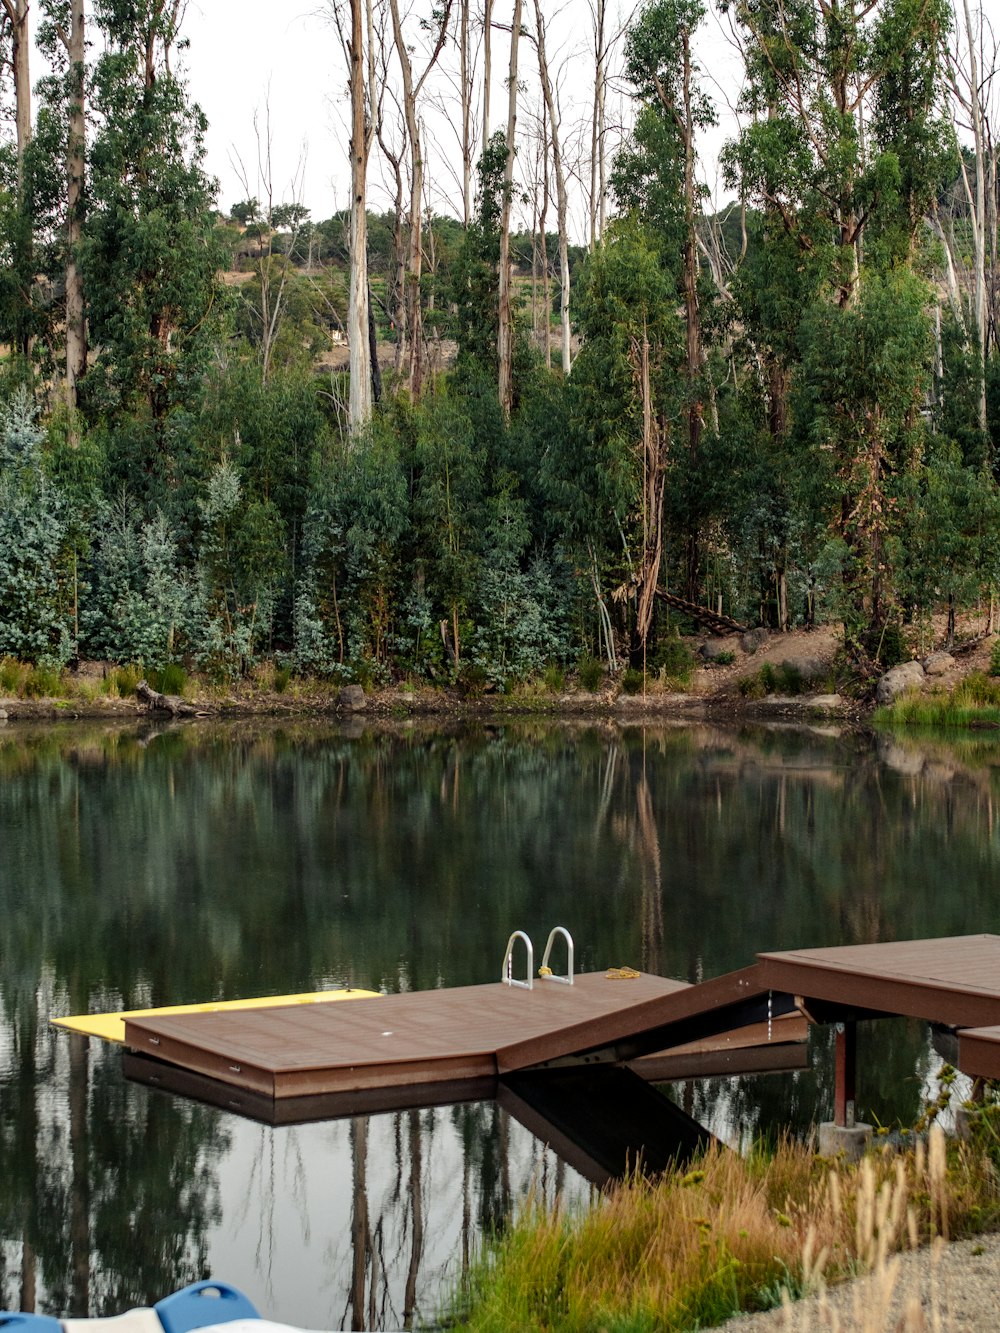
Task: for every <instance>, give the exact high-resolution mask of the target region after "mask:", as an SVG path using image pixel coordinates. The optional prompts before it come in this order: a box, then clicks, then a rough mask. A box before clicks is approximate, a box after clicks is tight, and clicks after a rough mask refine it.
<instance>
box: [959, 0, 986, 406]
mask: <svg viewBox="0 0 1000 1333" xmlns="http://www.w3.org/2000/svg"><path fill="white" fill-rule="evenodd" d="M962 8H963V11H964V14H965V35H966V40H967V41H968V43H969V113H970V115H971V117H972V135H973V140H974V143H975V148H976V200H975V208H974V210H973V212H974V214H975V217H974V226H973V247H974V251H973V265H974V269H975V284H976V286H975V314H976V335H977V338H976V352H977V357H978V360H979V366H980V371H981V392H980V401H979V424H980V426H981V428H982V429H983V430H985V429H986V331H987V321H986V148H985V144H984V142H983V108H982V104H981V102H980V98H979V68H978V64H979V62H978V61H977V60H976V34H975V32H974V31H973V27H972V15H971V14H970V12H969V0H962ZM980 22H982V15H980Z"/></svg>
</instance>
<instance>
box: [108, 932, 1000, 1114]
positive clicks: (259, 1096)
mask: <svg viewBox="0 0 1000 1333" xmlns="http://www.w3.org/2000/svg"><path fill="white" fill-rule="evenodd" d="M512 939H513V937H512ZM529 971H530V969H529ZM570 973H572V968H570ZM560 980H563V981H565V980H566V978H553V977H547V978H546V979H543V980H540V981H538V982H536V983H535V984H534V986H533V987H528V986H527V985H526V984H523V983H521V984H510V983H509V982H496V983H494V984H490V985H482V986H465V987H457V988H454V989H441V990H434V991H423V992H412V993H407V994H402V995H388V996H379V997H371V998H352V1002H351V1003H349V1004H325V1003H301V1002H293V1003H288V1004H282V1003H276V1002H275V1001H274V1000H272V1001H271V1002H270V1007H264V1006H263V1005H251V1007H238V1008H237V1007H229V1008H227V1007H225V1006H220V1007H219V1008H217V1009H215V1010H214V1011H213V1012H167V1011H162V1012H159V1013H156V1012H146V1013H130V1014H125V1015H123V1016H122V1020H121V1021H122V1022H123V1023H124V1044H125V1045H126V1047H128V1049H129V1051H130V1052H132V1053H134V1054H132V1055H130V1057H129V1059H130V1061H131V1067H132V1068H133V1069H137V1070H138V1071H139V1072H138V1073H137V1076H138V1077H141V1078H143V1080H144V1081H147V1082H159V1083H161V1084H162V1085H163V1086H170V1084H171V1083H173V1085H174V1086H177V1084H178V1083H182V1084H184V1085H185V1086H186V1087H187V1088H188V1090H189V1091H190V1092H192V1093H194V1094H195V1095H197V1094H196V1093H195V1090H196V1089H198V1088H200V1089H202V1095H204V1090H205V1089H206V1088H213V1089H216V1090H217V1091H216V1095H215V1097H214V1100H216V1101H217V1102H218V1103H219V1104H220V1105H223V1104H226V1103H227V1101H228V1102H229V1103H230V1104H235V1103H238V1104H239V1105H234V1109H243V1108H244V1107H256V1108H257V1110H258V1112H259V1109H260V1107H261V1106H272V1107H273V1108H279V1107H281V1106H283V1105H284V1106H285V1107H287V1111H286V1112H285V1113H282V1112H281V1111H280V1110H277V1109H275V1111H274V1114H273V1116H260V1115H258V1118H269V1119H274V1120H275V1121H276V1122H282V1123H287V1122H290V1121H292V1120H296V1119H304V1118H310V1119H311V1118H315V1116H314V1115H312V1114H309V1112H308V1109H307V1108H308V1107H309V1106H312V1107H314V1108H315V1107H316V1106H319V1105H325V1106H326V1107H327V1108H332V1107H334V1106H339V1107H340V1108H341V1110H340V1111H339V1113H340V1114H346V1113H351V1112H353V1111H361V1110H363V1109H364V1108H365V1106H366V1105H367V1107H368V1109H377V1108H385V1107H387V1106H389V1105H403V1104H406V1105H415V1104H433V1102H434V1100H435V1099H437V1100H447V1099H452V1098H454V1097H455V1096H456V1093H457V1092H458V1090H460V1089H462V1088H466V1089H476V1090H477V1091H478V1093H479V1095H484V1094H483V1089H489V1088H495V1087H496V1085H497V1081H498V1080H506V1082H507V1083H508V1084H509V1085H510V1086H511V1087H513V1083H512V1080H513V1079H514V1077H515V1076H520V1075H523V1074H528V1073H530V1074H532V1076H541V1075H543V1074H545V1073H546V1072H547V1071H548V1072H549V1073H551V1072H552V1071H559V1070H564V1071H565V1070H571V1069H574V1068H580V1067H586V1066H612V1065H618V1066H628V1067H629V1070H630V1071H631V1072H632V1073H639V1074H642V1075H643V1077H645V1078H647V1079H656V1078H661V1079H664V1080H666V1079H670V1078H680V1077H695V1076H698V1075H700V1074H705V1073H709V1072H718V1064H719V1062H720V1061H722V1062H723V1064H725V1062H726V1061H727V1060H728V1062H729V1068H730V1069H733V1068H736V1067H738V1065H739V1063H740V1062H743V1063H745V1065H746V1067H750V1068H753V1067H757V1068H767V1067H771V1068H781V1067H789V1066H790V1065H793V1064H795V1062H796V1060H797V1061H798V1063H799V1064H800V1065H801V1057H800V1054H799V1052H798V1051H797V1052H796V1054H795V1055H794V1056H793V1057H792V1058H789V1056H788V1054H787V1052H788V1051H789V1050H790V1049H791V1048H792V1046H793V1044H795V1043H799V1044H801V1042H802V1040H803V1038H804V1035H805V1032H804V1029H805V1025H806V1023H807V1021H808V1022H815V1023H835V1024H836V1025H837V1077H836V1113H835V1120H836V1123H838V1124H845V1125H850V1124H853V1117H854V1084H855V1069H854V1065H855V1046H854V1030H855V1025H856V1023H857V1022H858V1021H859V1020H862V1019H870V1018H879V1017H889V1016H907V1017H912V1018H918V1019H924V1020H926V1021H927V1022H929V1023H931V1024H933V1025H936V1026H937V1027H938V1028H939V1029H945V1030H947V1031H949V1032H950V1033H952V1034H953V1035H954V1037H955V1039H956V1043H957V1051H958V1066H959V1068H960V1069H962V1070H963V1071H964V1072H965V1073H967V1074H970V1075H972V1076H973V1077H974V1078H993V1077H997V1076H1000V936H997V935H971V936H957V937H950V938H946V939H934V940H915V941H908V942H893V943H877V944H860V945H849V946H843V947H837V948H829V949H802V950H792V951H783V952H776V953H763V954H759V955H758V957H757V961H756V962H755V963H753V964H752V965H751V966H749V967H747V968H744V969H742V970H740V971H738V972H730V973H728V974H726V975H725V976H722V977H716V978H714V979H712V980H709V981H705V982H701V983H699V984H698V985H688V984H686V983H684V982H680V981H673V980H670V979H668V978H665V977H657V976H651V975H639V974H637V973H630V972H629V971H627V970H626V971H624V972H622V971H621V970H615V971H613V972H611V973H608V974H605V973H585V974H583V975H577V976H576V977H575V978H574V979H573V984H568V985H565V984H562V985H561V984H557V983H558V982H559V981H560ZM341 994H343V995H344V998H347V997H348V995H350V994H351V993H341ZM277 998H278V1000H281V999H282V998H287V999H289V1000H294V999H295V997H277ZM242 1004H243V1005H244V1006H245V1005H246V1004H247V1002H242ZM799 1049H800V1045H799ZM713 1062H714V1064H715V1068H713ZM157 1071H160V1072H157ZM168 1071H173V1072H172V1073H170V1074H169V1076H168ZM563 1081H565V1080H563ZM609 1086H611V1085H610V1084H609ZM220 1089H221V1092H220V1091H219V1090H220ZM178 1090H180V1089H178ZM522 1094H523V1095H522V1098H521V1100H522V1101H524V1102H526V1103H527V1102H529V1101H530V1102H531V1103H532V1104H537V1105H538V1106H540V1107H541V1106H543V1105H544V1103H545V1096H544V1094H543V1092H542V1091H539V1090H538V1085H537V1084H532V1085H530V1086H529V1085H522ZM209 1099H212V1098H209ZM347 1108H351V1112H349V1111H348V1109H347ZM246 1113H250V1114H254V1111H253V1110H250V1111H248V1112H246ZM328 1113H331V1112H329V1111H328ZM332 1113H333V1114H336V1113H338V1112H336V1111H333V1112H332Z"/></svg>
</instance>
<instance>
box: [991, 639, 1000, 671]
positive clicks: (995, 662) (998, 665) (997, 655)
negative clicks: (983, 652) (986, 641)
mask: <svg viewBox="0 0 1000 1333" xmlns="http://www.w3.org/2000/svg"><path fill="white" fill-rule="evenodd" d="M990 675H991V676H1000V639H994V641H993V643H992V644H991V646H990Z"/></svg>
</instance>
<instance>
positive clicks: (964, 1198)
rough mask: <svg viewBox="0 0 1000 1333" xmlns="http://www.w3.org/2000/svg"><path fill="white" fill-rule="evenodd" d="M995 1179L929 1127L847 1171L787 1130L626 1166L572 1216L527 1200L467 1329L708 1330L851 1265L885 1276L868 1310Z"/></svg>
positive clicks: (991, 1200) (985, 1207) (474, 1294)
mask: <svg viewBox="0 0 1000 1333" xmlns="http://www.w3.org/2000/svg"><path fill="white" fill-rule="evenodd" d="M993 1182H994V1173H993V1171H992V1169H991V1167H990V1166H989V1165H988V1163H987V1162H986V1159H985V1157H984V1156H983V1155H982V1154H981V1153H980V1152H979V1150H978V1149H976V1148H974V1147H972V1146H969V1145H957V1146H955V1147H953V1149H952V1150H951V1158H950V1160H949V1161H946V1155H945V1147H944V1137H943V1135H942V1133H941V1131H940V1129H939V1128H937V1127H936V1126H935V1127H933V1128H932V1130H931V1134H930V1137H929V1140H928V1146H926V1147H925V1145H924V1144H923V1143H918V1144H917V1145H916V1146H915V1147H914V1148H912V1149H911V1150H909V1151H907V1152H905V1153H895V1152H893V1151H892V1150H890V1149H885V1150H883V1151H880V1152H876V1153H872V1154H869V1156H868V1157H866V1158H865V1159H864V1161H863V1162H862V1163H861V1165H860V1166H859V1167H857V1168H852V1167H846V1166H842V1165H839V1164H834V1163H830V1162H829V1161H826V1160H824V1159H822V1158H818V1157H816V1156H815V1155H814V1154H813V1153H812V1152H810V1151H809V1149H807V1148H806V1147H804V1146H803V1145H800V1144H795V1143H792V1142H788V1141H786V1142H783V1143H781V1144H780V1145H779V1146H778V1148H777V1150H776V1151H775V1152H774V1153H772V1154H767V1155H765V1154H762V1153H758V1154H754V1155H751V1156H750V1157H749V1158H747V1159H744V1158H741V1157H739V1156H738V1155H737V1154H736V1153H731V1152H728V1151H727V1150H725V1149H723V1148H713V1149H711V1150H710V1151H709V1152H708V1153H707V1154H706V1155H705V1157H704V1158H703V1160H702V1161H701V1162H700V1164H699V1165H698V1167H697V1169H695V1170H692V1171H688V1172H684V1173H681V1172H678V1173H675V1174H672V1175H668V1176H665V1177H663V1178H661V1179H660V1180H658V1181H656V1182H655V1183H650V1182H647V1181H645V1180H643V1179H641V1178H638V1177H636V1178H633V1179H631V1180H629V1181H627V1182H625V1183H624V1184H622V1185H620V1186H618V1187H616V1188H614V1189H613V1190H611V1191H610V1192H609V1193H608V1194H607V1195H606V1196H605V1197H603V1198H602V1199H601V1200H600V1201H599V1202H598V1203H597V1204H596V1205H595V1206H593V1207H592V1208H590V1209H589V1210H588V1211H586V1212H584V1213H582V1214H580V1215H576V1216H570V1215H567V1214H565V1213H564V1212H562V1211H561V1210H559V1209H557V1210H555V1211H554V1212H547V1211H545V1210H543V1209H541V1208H539V1207H537V1206H534V1205H528V1206H527V1207H526V1208H525V1210H524V1211H523V1212H522V1214H521V1216H520V1217H519V1218H517V1219H516V1220H515V1222H514V1223H513V1224H512V1226H511V1228H510V1230H509V1231H508V1232H507V1234H506V1235H505V1236H504V1237H503V1238H502V1239H501V1240H499V1241H498V1242H496V1243H495V1244H494V1245H493V1246H492V1247H490V1249H489V1250H488V1252H487V1253H486V1254H485V1255H484V1256H483V1258H482V1260H481V1262H480V1263H479V1265H478V1266H477V1267H476V1269H475V1270H474V1272H473V1275H472V1278H471V1280H470V1282H469V1284H468V1288H467V1290H466V1292H465V1302H466V1312H465V1318H466V1321H467V1327H468V1328H470V1329H472V1330H476V1331H477V1333H500V1331H501V1330H503V1333H511V1331H512V1330H529V1329H537V1330H550V1329H551V1330H556V1329H558V1330H565V1331H566V1333H591V1331H593V1333H597V1330H607V1331H608V1333H647V1330H649V1331H650V1333H651V1331H652V1330H654V1329H656V1330H664V1333H666V1331H667V1330H682V1329H696V1328H710V1327H712V1326H714V1325H716V1324H718V1323H721V1322H722V1321H724V1320H725V1319H727V1318H729V1317H730V1316H731V1315H732V1314H734V1313H736V1312H738V1311H741V1310H754V1309H762V1308H767V1307H769V1306H773V1305H775V1304H777V1303H779V1302H783V1301H786V1300H788V1299H789V1298H790V1296H800V1295H803V1294H805V1293H808V1292H817V1291H818V1292H820V1293H822V1292H825V1290H826V1287H827V1285H828V1284H829V1283H831V1282H835V1281H836V1280H838V1279H839V1278H842V1277H845V1276H853V1275H856V1274H859V1273H875V1274H878V1275H879V1288H878V1291H879V1297H878V1301H876V1300H875V1297H874V1296H871V1297H870V1298H869V1299H870V1300H871V1301H872V1302H874V1304H873V1306H872V1309H873V1310H875V1307H876V1306H877V1305H878V1304H879V1302H881V1301H882V1297H883V1296H884V1297H885V1299H886V1300H891V1297H892V1293H893V1290H894V1285H895V1273H896V1269H895V1267H894V1265H895V1264H897V1263H898V1260H897V1259H896V1255H897V1253H898V1251H899V1250H900V1249H901V1248H905V1247H907V1246H915V1245H917V1244H920V1243H922V1242H924V1241H927V1240H930V1239H932V1238H934V1237H947V1235H948V1234H949V1227H952V1228H958V1229H959V1230H962V1231H968V1230H970V1229H976V1228H977V1227H978V1226H981V1225H982V1224H983V1222H984V1221H985V1220H986V1219H987V1217H992V1216H993V1214H994V1211H995V1186H994V1183H993ZM824 1326H826V1327H832V1325H830V1324H827V1325H824ZM882 1326H883V1325H881V1324H878V1323H875V1324H873V1325H872V1326H871V1327H872V1328H873V1329H874V1328H881V1327H882ZM803 1327H806V1326H805V1325H803ZM852 1327H853V1325H852ZM859 1327H860V1325H859ZM867 1327H868V1325H865V1328H866V1329H867Z"/></svg>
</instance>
